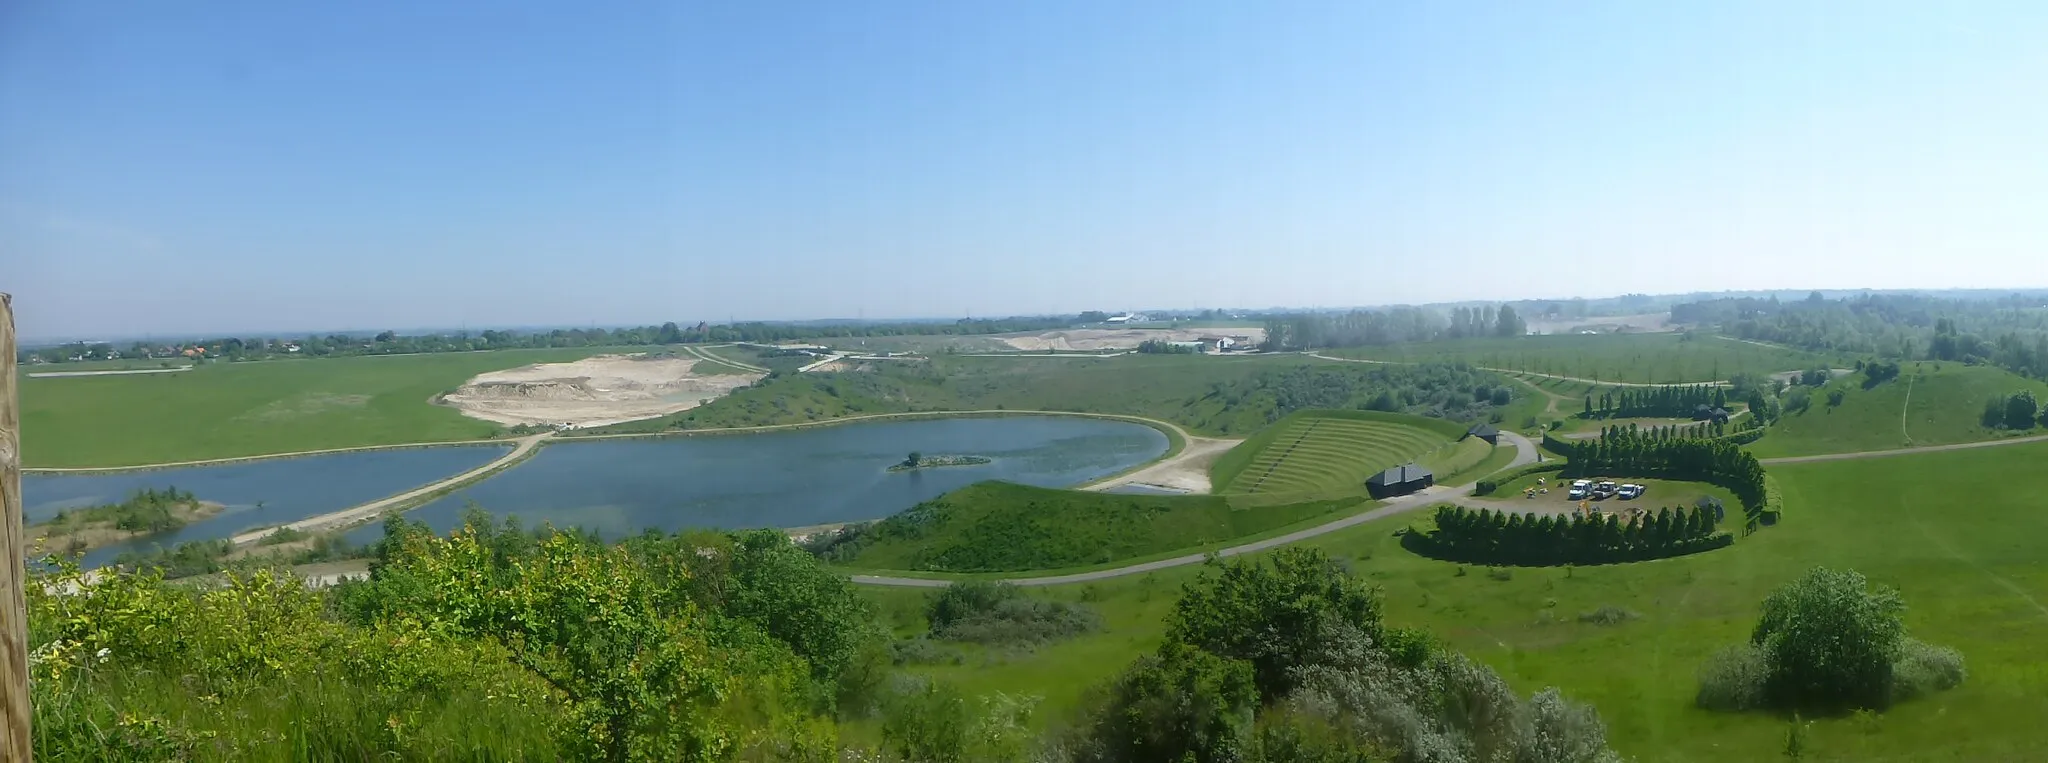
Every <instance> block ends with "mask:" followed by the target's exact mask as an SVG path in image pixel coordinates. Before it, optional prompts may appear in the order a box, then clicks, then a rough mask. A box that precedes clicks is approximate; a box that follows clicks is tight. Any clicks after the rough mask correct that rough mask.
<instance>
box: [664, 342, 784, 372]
mask: <svg viewBox="0 0 2048 763" xmlns="http://www.w3.org/2000/svg"><path fill="white" fill-rule="evenodd" d="M677 346H679V347H682V348H683V351H685V352H688V353H690V354H691V355H694V356H696V357H697V358H698V359H700V360H708V361H711V362H713V363H717V364H719V365H721V366H726V367H728V368H737V369H739V370H741V371H750V372H753V373H757V374H765V373H768V369H766V368H762V367H760V366H757V365H752V364H749V363H741V362H739V361H737V360H732V359H730V358H727V357H725V356H723V355H719V354H718V353H715V352H712V351H710V350H708V349H705V348H703V347H695V346H692V345H687V344H685V345H677Z"/></svg>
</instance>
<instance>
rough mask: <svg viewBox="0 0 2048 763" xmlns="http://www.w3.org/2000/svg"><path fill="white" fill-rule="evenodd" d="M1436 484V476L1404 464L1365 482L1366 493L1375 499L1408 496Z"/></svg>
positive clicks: (1422, 469) (1418, 467)
mask: <svg viewBox="0 0 2048 763" xmlns="http://www.w3.org/2000/svg"><path fill="white" fill-rule="evenodd" d="M1434 484H1436V475H1434V474H1431V473H1429V470H1428V469H1424V468H1422V467H1421V466H1418V465H1415V464H1402V465H1400V466H1396V467H1394V468H1392V469H1388V470H1386V471H1383V472H1380V473H1379V474H1375V475H1373V476H1371V477H1369V478H1367V479H1366V481H1365V489H1366V492H1369V493H1372V497H1374V498H1388V497H1392V496H1397V495H1407V494H1409V493H1413V492H1415V491H1417V490H1421V489H1423V488H1426V487H1429V486H1431V485H1434Z"/></svg>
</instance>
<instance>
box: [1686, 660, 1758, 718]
mask: <svg viewBox="0 0 2048 763" xmlns="http://www.w3.org/2000/svg"><path fill="white" fill-rule="evenodd" d="M1768 672H1769V668H1768V666H1766V665H1765V664H1764V653H1763V651H1762V650H1760V649H1758V648H1757V647H1756V646H1755V645H1753V644H1737V645H1734V646H1728V647H1723V648H1722V649H1721V650H1720V651H1718V652H1715V653H1714V656H1712V657H1709V658H1707V661H1706V663H1705V664H1703V665H1701V666H1700V675H1699V680H1700V686H1699V691H1698V693H1696V694H1694V695H1693V703H1694V704H1696V705H1699V706H1700V707H1702V708H1705V709H1708V710H1754V709H1756V708H1759V707H1763V704H1764V681H1765V679H1766V678H1767V674H1768Z"/></svg>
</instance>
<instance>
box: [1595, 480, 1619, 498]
mask: <svg viewBox="0 0 2048 763" xmlns="http://www.w3.org/2000/svg"><path fill="white" fill-rule="evenodd" d="M1620 490H1621V486H1620V485H1616V484H1614V483H1613V482H1608V481H1602V482H1601V483H1600V484H1598V485H1594V486H1593V497H1594V498H1613V497H1614V494H1615V493H1617V492H1619V491H1620Z"/></svg>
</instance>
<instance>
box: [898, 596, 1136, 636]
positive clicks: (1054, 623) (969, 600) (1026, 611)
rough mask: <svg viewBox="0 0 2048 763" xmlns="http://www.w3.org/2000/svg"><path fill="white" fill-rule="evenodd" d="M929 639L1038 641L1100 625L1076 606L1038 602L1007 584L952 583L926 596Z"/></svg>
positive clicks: (1092, 613)
mask: <svg viewBox="0 0 2048 763" xmlns="http://www.w3.org/2000/svg"><path fill="white" fill-rule="evenodd" d="M928 616H929V618H930V620H931V635H932V637H933V638H937V639H942V640H946V641H968V642H973V643H977V644H1038V643H1044V642H1047V641H1053V640H1057V639H1062V638H1068V637H1071V636H1077V635H1080V634H1083V633H1087V632H1089V631H1092V630H1095V629H1097V628H1100V627H1102V618H1101V617H1100V616H1098V615H1096V614H1095V610H1093V609H1090V608H1089V607H1087V606H1085V605H1081V604H1068V603H1066V602H1058V601H1041V600H1038V599H1032V598H1030V597H1027V596H1025V595H1024V592H1023V590H1021V589H1019V588H1018V587H1017V586H1016V585H1014V584H1011V583H1002V582H996V583H989V582H982V581H967V582H960V583H954V584H953V585H950V586H947V587H946V588H945V589H944V590H941V591H940V592H939V593H938V594H936V595H934V596H933V597H932V602H931V605H930V609H929V611H928Z"/></svg>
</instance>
